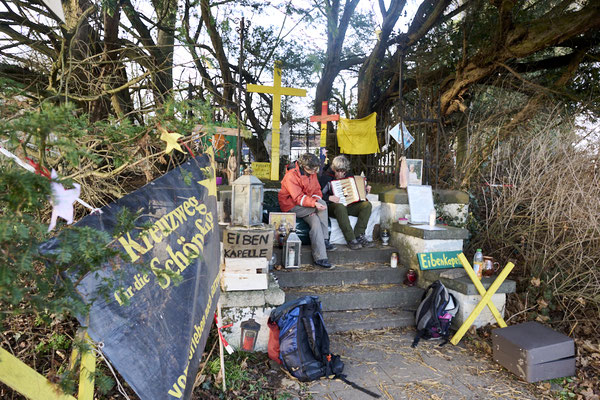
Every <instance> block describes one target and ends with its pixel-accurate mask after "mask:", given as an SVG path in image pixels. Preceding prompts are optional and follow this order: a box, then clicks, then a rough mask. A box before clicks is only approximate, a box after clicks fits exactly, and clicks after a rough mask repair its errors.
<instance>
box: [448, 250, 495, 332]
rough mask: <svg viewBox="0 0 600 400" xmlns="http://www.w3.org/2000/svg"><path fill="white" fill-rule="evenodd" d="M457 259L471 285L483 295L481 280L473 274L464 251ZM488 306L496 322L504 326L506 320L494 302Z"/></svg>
mask: <svg viewBox="0 0 600 400" xmlns="http://www.w3.org/2000/svg"><path fill="white" fill-rule="evenodd" d="M458 259H459V260H460V262H461V263H462V265H463V267H464V268H465V271H467V275H469V278H471V281H472V282H473V285H475V289H477V292H478V293H479V295H481V296H484V295H485V288H484V287H483V285H482V284H481V280H479V278H478V277H477V275H476V274H475V271H473V267H471V264H470V263H469V260H467V257H465V255H464V253H460V254H459V255H458ZM488 308H489V310H490V312H491V313H492V315H493V316H494V318H496V322H498V325H499V326H500V328H506V322H504V319H503V318H502V315H501V314H500V312H499V311H498V309H497V308H496V306H495V305H494V303H492V302H491V301H490V303H489V304H488Z"/></svg>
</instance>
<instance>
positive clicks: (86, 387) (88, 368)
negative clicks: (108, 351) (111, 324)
mask: <svg viewBox="0 0 600 400" xmlns="http://www.w3.org/2000/svg"><path fill="white" fill-rule="evenodd" d="M82 336H83V337H84V339H85V340H86V341H87V342H88V343H90V345H91V343H92V339H91V338H90V337H89V336H88V334H87V332H85V334H84V335H82ZM95 372H96V356H95V355H94V353H93V352H92V351H91V350H86V351H84V352H83V354H82V355H81V368H80V369H79V392H78V395H77V400H94V383H95V382H94V374H95Z"/></svg>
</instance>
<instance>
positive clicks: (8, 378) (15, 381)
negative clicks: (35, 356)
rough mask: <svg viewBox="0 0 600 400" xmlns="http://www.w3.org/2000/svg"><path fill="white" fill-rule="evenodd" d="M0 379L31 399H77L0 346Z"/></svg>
mask: <svg viewBox="0 0 600 400" xmlns="http://www.w3.org/2000/svg"><path fill="white" fill-rule="evenodd" d="M0 380H1V381H2V382H3V383H5V384H6V385H8V386H10V387H11V388H12V389H14V390H16V391H17V392H19V393H21V394H22V395H23V396H25V397H27V398H28V399H31V400H77V399H75V397H73V396H69V395H67V394H64V393H62V392H61V391H60V389H59V388H58V385H55V384H53V383H51V382H50V381H48V379H46V378H45V377H44V376H42V375H40V374H39V373H37V372H36V371H35V370H33V369H32V368H31V367H29V366H28V365H27V364H25V363H24V362H22V361H21V360H19V359H18V358H17V357H15V356H13V355H12V354H10V353H9V352H8V351H6V350H4V349H3V348H0Z"/></svg>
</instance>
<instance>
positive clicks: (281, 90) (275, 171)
mask: <svg viewBox="0 0 600 400" xmlns="http://www.w3.org/2000/svg"><path fill="white" fill-rule="evenodd" d="M247 90H248V91H249V92H253V93H271V94H273V125H272V127H271V130H272V134H271V137H272V139H271V180H274V181H278V180H279V131H280V113H281V96H300V97H305V96H306V90H304V89H296V88H289V87H282V86H281V62H280V61H276V62H275V68H274V71H273V86H262V85H253V84H248V86H247Z"/></svg>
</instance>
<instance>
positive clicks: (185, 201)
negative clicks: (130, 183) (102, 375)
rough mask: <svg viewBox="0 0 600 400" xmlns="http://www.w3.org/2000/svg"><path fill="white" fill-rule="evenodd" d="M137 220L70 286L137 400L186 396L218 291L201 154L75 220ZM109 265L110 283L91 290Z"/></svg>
mask: <svg viewBox="0 0 600 400" xmlns="http://www.w3.org/2000/svg"><path fill="white" fill-rule="evenodd" d="M123 208H127V209H129V211H130V212H131V214H135V213H139V217H138V218H137V219H136V220H135V226H136V227H137V228H135V229H133V230H130V231H128V232H124V233H120V234H118V235H115V240H114V245H115V246H116V248H118V249H119V250H121V251H122V253H123V257H122V258H119V259H116V260H113V262H111V263H110V265H107V266H106V268H104V269H103V270H102V273H100V274H89V275H87V276H86V277H85V278H84V279H83V280H82V281H81V282H80V284H79V286H78V290H79V291H80V292H81V293H82V294H83V296H84V297H85V298H86V299H87V300H89V301H90V302H91V300H92V299H94V301H93V303H92V306H91V310H90V314H89V322H88V321H80V322H81V323H82V325H87V326H88V333H89V335H90V337H91V338H92V339H93V340H94V341H96V342H98V343H102V352H103V353H104V355H105V356H106V357H107V358H108V359H109V361H110V362H111V363H112V364H113V365H114V366H115V367H116V368H117V370H118V371H119V373H120V374H121V375H122V376H123V378H124V379H125V380H126V381H127V383H129V385H130V386H131V387H132V388H133V389H134V390H135V392H136V393H137V395H138V396H139V397H140V399H142V400H157V399H189V398H190V396H191V390H192V386H193V384H194V379H195V376H196V373H197V370H198V364H199V361H200V357H201V355H202V352H203V351H204V346H205V344H206V339H207V337H208V333H209V331H210V326H211V324H212V321H213V315H214V310H215V307H216V304H217V300H218V297H219V294H220V292H219V259H220V254H219V251H220V247H219V231H218V230H219V226H218V223H217V221H218V218H217V212H216V210H217V206H216V186H215V179H214V171H213V169H212V167H211V166H210V162H209V158H208V156H200V157H196V158H195V159H191V160H189V161H188V162H186V163H185V164H183V165H181V166H180V167H179V168H176V169H174V170H172V171H170V172H169V173H167V174H165V175H164V176H162V177H160V178H158V179H156V180H155V181H152V182H150V183H149V184H147V185H146V186H144V187H142V188H141V189H139V190H137V191H135V192H133V193H131V194H129V195H127V196H125V197H123V198H121V199H119V200H118V201H117V202H115V203H113V204H110V205H108V206H106V207H104V208H102V214H100V215H89V216H87V217H85V218H84V219H83V220H81V221H80V222H79V223H78V224H77V225H78V226H89V227H93V228H96V229H99V230H103V231H106V232H108V233H110V234H111V235H114V232H115V228H116V227H117V226H118V225H117V224H118V223H119V222H118V215H122V209H123ZM115 268H117V269H120V271H122V272H124V273H123V274H121V275H120V278H119V281H118V282H117V284H118V285H119V286H120V289H118V290H114V289H113V290H112V291H111V292H110V293H108V294H106V293H104V294H102V295H99V291H98V288H100V287H102V285H103V280H105V279H106V278H108V279H114V277H115V276H116V275H115V273H113V271H114V270H115Z"/></svg>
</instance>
